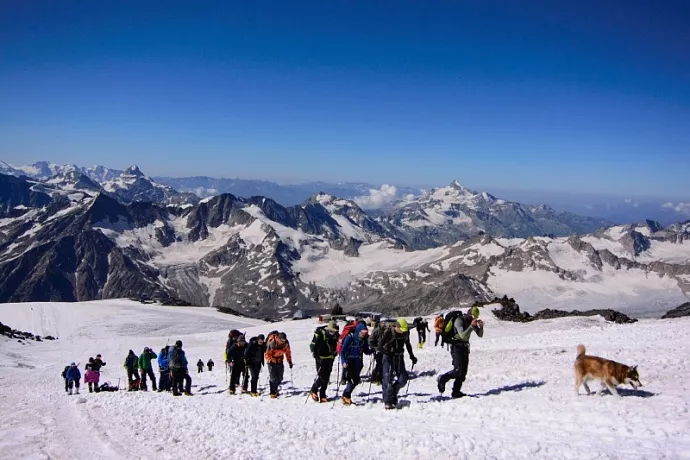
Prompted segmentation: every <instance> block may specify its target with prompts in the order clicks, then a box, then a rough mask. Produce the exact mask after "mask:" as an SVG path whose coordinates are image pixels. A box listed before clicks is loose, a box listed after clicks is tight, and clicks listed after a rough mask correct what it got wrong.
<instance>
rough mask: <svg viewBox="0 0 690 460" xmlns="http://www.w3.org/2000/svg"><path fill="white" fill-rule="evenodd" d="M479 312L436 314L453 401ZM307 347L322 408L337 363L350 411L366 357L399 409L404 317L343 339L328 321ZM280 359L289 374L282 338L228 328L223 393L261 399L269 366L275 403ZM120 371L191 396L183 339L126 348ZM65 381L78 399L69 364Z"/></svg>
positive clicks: (93, 386) (91, 367)
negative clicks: (157, 346) (448, 361)
mask: <svg viewBox="0 0 690 460" xmlns="http://www.w3.org/2000/svg"><path fill="white" fill-rule="evenodd" d="M479 312H480V310H479V308H478V307H477V306H474V307H472V308H471V309H470V310H468V311H467V312H466V313H463V312H460V311H454V312H451V313H448V314H447V315H446V316H445V317H443V316H442V315H439V316H437V317H436V318H435V320H434V331H435V333H436V340H435V346H437V345H438V342H439V340H440V341H441V346H444V345H449V347H450V353H451V357H452V365H453V368H452V370H450V371H448V372H445V373H443V374H441V375H440V376H439V377H438V379H437V386H438V390H439V392H440V393H443V392H444V391H445V387H446V384H447V383H448V382H449V381H450V380H454V384H453V389H452V393H451V396H452V397H453V398H459V397H463V396H465V394H464V393H463V392H462V391H461V389H462V385H463V382H464V381H465V378H466V375H467V368H468V364H469V353H470V345H469V341H470V337H471V335H472V332H474V333H475V334H476V335H477V336H479V337H482V336H483V333H484V323H483V322H482V320H480V319H479ZM413 325H414V327H415V328H416V329H417V333H418V338H419V348H420V349H421V348H422V347H423V345H424V343H425V342H426V332H427V331H430V330H429V326H428V323H427V322H426V321H425V320H423V319H422V318H417V319H415V321H414V322H413ZM309 347H310V351H311V353H312V356H313V357H314V360H315V368H316V377H315V378H314V381H313V384H312V386H311V388H310V389H309V397H310V398H311V399H312V400H314V401H316V402H321V403H324V402H327V401H328V396H327V389H328V384H329V381H330V378H331V374H332V372H333V367H334V365H335V360H336V359H338V364H339V367H342V370H343V371H342V376H341V375H338V378H341V377H342V381H343V382H342V383H344V385H345V388H344V390H343V394H342V397H341V402H342V404H343V405H351V404H353V401H352V393H353V391H354V389H355V388H356V387H357V386H358V385H359V384H360V383H361V379H362V377H361V374H362V371H363V369H364V355H373V358H372V362H371V363H370V369H371V367H372V366H373V370H372V371H371V375H370V380H371V382H372V383H377V384H381V385H382V390H383V402H384V405H385V408H386V409H393V408H395V407H396V406H397V404H398V394H399V392H400V390H401V389H402V388H403V387H404V386H405V385H406V384H407V383H408V378H409V376H408V371H407V369H406V365H405V359H404V355H405V350H407V354H408V355H409V357H410V361H411V363H412V368H414V366H415V364H416V363H417V358H416V357H415V356H414V353H413V350H412V345H411V343H410V327H409V325H408V323H407V321H406V320H405V319H404V318H399V319H397V320H396V321H393V320H391V321H380V322H377V323H376V324H375V325H374V328H373V330H372V332H371V334H369V328H368V327H367V324H366V322H365V321H364V320H363V319H361V318H356V319H355V320H354V321H352V322H350V323H348V324H346V325H345V327H344V328H343V331H342V333H341V332H340V329H339V327H338V324H337V323H336V322H335V321H330V322H329V323H328V324H326V325H324V326H320V327H318V328H317V329H316V330H315V331H314V335H313V338H312V340H311V343H310V345H309ZM156 358H157V362H158V367H159V373H160V374H159V379H158V383H159V385H158V386H157V385H156V383H157V381H156V376H155V374H154V371H153V366H152V362H153V360H154V359H156ZM285 361H287V364H288V366H289V367H290V369H292V367H293V362H292V353H291V349H290V342H289V341H288V340H287V335H286V334H285V333H284V332H279V331H272V332H270V333H269V334H268V336H266V337H264V335H263V334H259V335H257V336H256V337H252V338H251V339H249V341H248V342H247V340H246V336H245V334H242V333H241V332H240V331H238V330H236V329H233V330H232V331H230V333H229V336H228V341H227V343H226V347H225V363H226V371H227V373H228V374H229V385H228V392H229V393H230V394H235V393H236V391H237V388H238V387H240V388H241V392H242V393H247V392H248V393H249V394H250V395H251V396H259V395H260V393H259V391H258V381H259V376H260V373H261V370H262V368H263V366H264V365H266V366H267V367H268V372H269V376H268V383H269V395H270V397H271V398H277V397H278V396H279V395H280V392H279V390H280V385H281V383H282V381H283V376H284V372H285ZM105 365H106V363H105V362H104V361H103V359H102V357H101V355H100V354H98V355H96V358H95V359H94V358H89V362H88V363H87V364H86V366H85V370H86V374H85V378H84V382H85V383H87V384H88V386H89V392H93V391H95V392H99V391H100V390H99V379H100V371H101V368H102V367H103V366H105ZM206 366H207V367H208V370H209V371H211V370H213V366H214V362H213V360H212V359H209V360H208V362H207V363H206ZM124 367H125V369H126V371H127V379H128V382H129V391H133V390H143V391H147V389H148V388H147V386H148V385H147V379H148V380H150V381H151V388H152V390H153V391H159V392H162V391H172V394H173V395H175V396H179V395H181V394H185V395H191V383H192V379H191V377H190V375H189V370H188V362H187V358H186V356H185V352H184V350H183V349H182V341H180V340H178V341H177V342H176V343H175V345H174V346H170V345H166V346H165V347H163V348H162V349H161V351H160V353H159V354H158V355H157V354H156V353H155V352H154V351H153V350H151V348H149V347H145V348H144V350H143V352H142V353H141V355H139V356H137V355H136V354H135V353H134V351H133V350H129V353H128V355H127V357H126V358H125V361H124ZM197 367H198V372H199V373H201V372H203V367H204V362H203V361H202V360H201V359H200V360H199V361H198V362H197ZM62 376H63V378H64V380H65V391H66V392H68V394H72V389H73V388H75V392H76V394H78V393H79V380H80V379H81V373H80V371H79V368H78V365H77V364H75V363H71V364H70V365H69V366H67V367H65V369H64V371H63V373H62ZM339 388H340V382H339V384H338V386H337V389H336V399H337V392H338V390H339Z"/></svg>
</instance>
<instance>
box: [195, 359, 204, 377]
mask: <svg viewBox="0 0 690 460" xmlns="http://www.w3.org/2000/svg"><path fill="white" fill-rule="evenodd" d="M202 372H204V362H203V361H202V360H201V358H199V361H197V362H196V373H197V374H201V373H202Z"/></svg>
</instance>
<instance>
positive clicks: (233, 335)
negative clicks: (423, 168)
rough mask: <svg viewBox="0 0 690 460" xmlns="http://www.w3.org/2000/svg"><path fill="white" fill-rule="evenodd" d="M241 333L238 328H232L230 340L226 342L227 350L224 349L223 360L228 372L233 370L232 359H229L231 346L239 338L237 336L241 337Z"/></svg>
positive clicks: (229, 334) (229, 335)
mask: <svg viewBox="0 0 690 460" xmlns="http://www.w3.org/2000/svg"><path fill="white" fill-rule="evenodd" d="M240 334H241V332H240V331H238V330H237V329H232V330H231V331H230V332H229V333H228V341H227V342H225V350H224V351H223V360H224V361H225V372H226V373H228V372H230V371H231V369H230V361H228V354H229V353H230V348H231V347H232V346H233V345H235V341H236V340H237V337H239V336H240Z"/></svg>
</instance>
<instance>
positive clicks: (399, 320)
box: [398, 318, 409, 332]
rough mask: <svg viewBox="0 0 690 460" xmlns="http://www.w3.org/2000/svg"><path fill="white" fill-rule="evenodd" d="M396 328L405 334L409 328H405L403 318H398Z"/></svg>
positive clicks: (405, 324)
mask: <svg viewBox="0 0 690 460" xmlns="http://www.w3.org/2000/svg"><path fill="white" fill-rule="evenodd" d="M398 326H400V330H401V331H402V332H407V331H408V330H409V327H408V326H407V320H406V319H405V318H398Z"/></svg>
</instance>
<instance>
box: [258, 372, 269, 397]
mask: <svg viewBox="0 0 690 460" xmlns="http://www.w3.org/2000/svg"><path fill="white" fill-rule="evenodd" d="M270 378H271V372H270V371H269V370H268V369H267V370H266V383H265V384H264V389H263V391H262V392H261V399H260V400H259V401H263V400H264V395H265V394H266V387H267V386H268V382H269V379H270Z"/></svg>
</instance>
